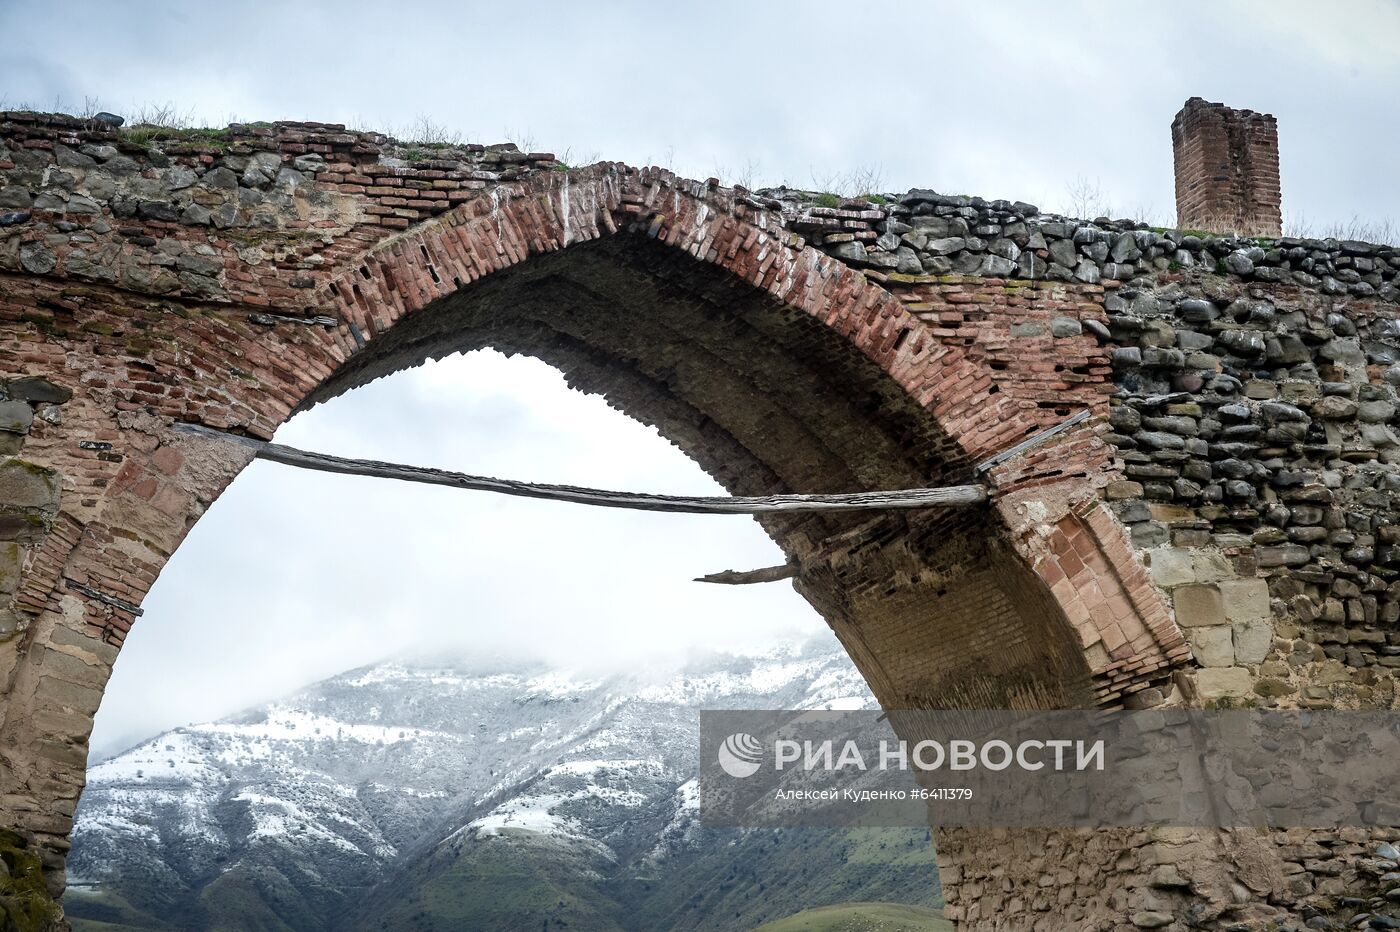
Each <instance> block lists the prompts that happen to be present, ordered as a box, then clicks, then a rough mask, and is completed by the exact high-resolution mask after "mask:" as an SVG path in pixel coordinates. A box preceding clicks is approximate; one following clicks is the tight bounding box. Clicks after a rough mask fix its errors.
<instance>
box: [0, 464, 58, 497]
mask: <svg viewBox="0 0 1400 932" xmlns="http://www.w3.org/2000/svg"><path fill="white" fill-rule="evenodd" d="M61 489H62V486H61V484H60V482H59V479H58V473H57V472H55V471H54V470H52V469H49V468H47V467H45V466H39V465H36V464H34V463H27V462H25V461H23V460H18V459H8V460H5V461H4V462H0V502H3V503H5V504H6V505H8V506H10V507H12V508H57V507H58V495H59V492H60V490H61Z"/></svg>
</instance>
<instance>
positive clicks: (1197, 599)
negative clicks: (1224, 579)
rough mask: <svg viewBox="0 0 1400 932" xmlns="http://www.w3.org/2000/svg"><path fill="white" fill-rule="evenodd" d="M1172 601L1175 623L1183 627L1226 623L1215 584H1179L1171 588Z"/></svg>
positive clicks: (1223, 609) (1223, 608)
mask: <svg viewBox="0 0 1400 932" xmlns="http://www.w3.org/2000/svg"><path fill="white" fill-rule="evenodd" d="M1172 602H1173V607H1174V608H1175V610H1176V623H1177V624H1179V625H1181V626H1182V627H1183V628H1195V627H1205V626H1209V625H1224V624H1225V623H1226V618H1225V605H1224V602H1223V600H1222V599H1221V597H1220V590H1219V588H1217V587H1216V586H1212V585H1189V586H1181V587H1179V588H1177V589H1175V590H1173V592H1172Z"/></svg>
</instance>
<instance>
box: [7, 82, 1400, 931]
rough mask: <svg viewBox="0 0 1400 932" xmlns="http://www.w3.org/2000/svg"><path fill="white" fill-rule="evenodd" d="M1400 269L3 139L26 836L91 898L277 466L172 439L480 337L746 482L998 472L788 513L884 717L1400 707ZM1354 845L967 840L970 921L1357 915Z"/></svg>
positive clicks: (275, 420)
mask: <svg viewBox="0 0 1400 932" xmlns="http://www.w3.org/2000/svg"><path fill="white" fill-rule="evenodd" d="M1188 106H1189V105H1188ZM1397 274H1400V252H1397V251H1396V250H1393V249H1385V248H1380V247H1374V246H1370V245H1367V244H1361V243H1337V242H1334V241H1323V242H1303V241H1295V240H1288V239H1275V240H1263V241H1258V240H1242V239H1238V238H1235V237H1233V236H1207V235H1204V234H1193V233H1183V232H1179V231H1160V230H1151V229H1147V228H1145V227H1143V226H1141V225H1137V224H1133V223H1128V222H1111V221H1107V220H1103V219H1101V220H1099V221H1096V222H1087V221H1075V220H1068V219H1065V218H1060V217H1052V216H1043V215H1040V214H1039V213H1038V212H1037V211H1036V209H1035V208H1034V207H1031V206H1029V205H1026V204H1021V203H1008V202H1005V201H990V202H988V201H984V200H982V199H980V198H967V197H950V196H944V195H940V194H936V193H934V192H932V191H921V190H915V191H911V192H909V193H908V194H907V195H904V196H902V197H897V198H895V197H881V196H869V197H866V198H861V199H854V200H840V199H837V198H833V197H831V196H829V195H820V196H818V195H815V194H811V193H804V192H795V191H788V190H785V189H779V190H769V191H763V192H750V191H746V190H743V189H741V188H727V187H723V186H721V185H720V184H719V183H718V182H717V181H715V180H713V179H712V180H710V181H708V182H695V181H687V180H684V179H680V178H677V177H675V176H674V175H673V174H671V173H670V172H667V171H663V170H660V169H654V168H652V169H635V168H630V167H627V166H624V165H620V164H615V163H599V164H597V165H593V166H589V167H587V168H577V169H571V168H567V167H566V166H563V165H561V164H560V163H558V162H557V161H555V160H554V159H553V157H552V156H550V155H548V154H544V153H523V152H519V151H517V150H516V149H515V148H514V147H513V146H509V145H506V146H492V147H483V146H463V147H455V148H443V147H428V146H417V147H415V146H412V145H405V144H401V143H398V142H396V141H394V140H391V139H388V138H386V137H383V136H379V135H376V134H372V133H363V132H350V131H347V130H345V129H344V128H343V127H341V126H334V125H325V124H316V123H277V124H271V125H264V124H257V125H234V126H231V127H229V129H228V130H226V131H217V132H215V131H198V132H179V131H159V130H149V129H148V128H137V129H136V130H131V131H122V130H118V129H115V128H113V127H112V126H110V125H106V124H102V123H97V122H91V121H83V120H78V119H75V118H71V117H63V116H58V115H42V114H33V113H7V114H0V359H3V366H0V825H3V826H9V827H11V828H13V829H14V830H15V831H16V832H17V833H18V835H19V837H20V838H21V839H22V841H21V842H20V843H21V844H23V845H25V846H27V850H28V851H29V852H31V853H33V854H34V855H37V856H38V857H40V858H41V859H42V861H43V864H44V867H45V871H46V877H47V879H48V884H49V888H50V889H51V890H52V891H53V892H54V893H60V892H61V891H62V887H63V870H62V866H63V859H64V853H65V852H66V850H67V837H68V833H69V830H70V828H71V826H72V817H73V813H74V808H75V806H76V803H77V799H78V795H79V792H80V791H81V789H82V785H83V780H84V768H85V765H86V760H87V743H86V742H87V737H88V734H89V732H90V730H91V725H92V717H93V714H94V713H95V711H96V709H97V707H98V703H99V702H100V700H101V696H102V690H103V687H104V684H105V683H106V681H107V678H108V675H109V673H110V671H111V667H112V664H113V662H114V661H115V659H116V657H117V655H118V652H119V651H120V649H121V646H122V642H123V640H124V639H125V637H126V634H127V632H128V631H129V630H130V628H131V626H132V625H133V624H134V623H137V616H138V615H139V614H140V610H139V605H140V603H141V601H142V598H143V596H144V595H145V594H146V592H147V590H148V589H149V587H150V586H151V584H152V583H153V582H154V581H155V579H156V577H157V576H158V574H159V573H160V571H161V568H162V567H163V566H164V564H165V562H166V560H167V559H168V558H169V557H170V555H171V554H172V553H173V552H174V550H175V548H176V547H178V546H179V544H180V541H181V540H182V538H183V537H184V535H185V534H186V533H187V532H188V530H189V528H190V527H191V526H192V525H193V523H194V522H195V521H196V520H197V519H198V518H199V516H200V515H201V514H202V513H203V512H204V511H205V509H207V508H208V507H209V505H210V504H211V503H212V502H213V501H214V500H215V499H216V498H217V497H218V495H219V494H220V492H221V491H222V490H223V488H224V487H225V486H226V485H227V484H228V483H229V482H230V481H231V480H232V479H233V477H234V476H235V475H237V473H238V472H239V471H240V470H241V469H242V468H243V467H244V466H245V465H246V464H247V461H248V459H249V457H250V454H249V453H248V452H247V451H246V450H243V449H242V448H239V447H238V446H236V445H232V444H222V443H218V442H213V441H210V440H207V439H204V438H201V437H197V436H192V435H190V434H189V433H186V432H181V431H179V430H177V429H175V428H176V425H178V424H182V423H197V424H203V425H207V426H211V427H215V428H219V429H222V430H226V431H232V432H236V433H242V434H246V435H249V436H253V437H259V438H268V437H270V436H271V435H272V433H273V432H274V431H275V430H276V429H277V427H278V425H280V424H281V423H282V422H283V421H285V420H286V419H287V418H288V417H289V416H290V415H291V414H292V413H294V412H295V411H297V410H300V409H304V408H306V407H307V406H310V405H314V404H316V403H317V402H319V401H321V400H324V399H326V398H329V397H332V396H334V395H336V394H337V393H340V392H343V391H346V390H348V389H350V388H353V387H355V386H357V385H360V384H363V383H365V382H366V381H368V380H371V379H374V378H377V377H380V376H383V375H387V374H390V373H392V372H395V371H397V370H400V369H403V368H405V367H409V366H413V365H415V364H417V363H419V362H421V361H423V360H424V359H427V358H431V357H437V356H440V355H443V354H447V353H451V352H455V351H459V350H468V349H473V348H478V347H483V346H493V347H497V348H499V349H501V350H503V351H506V352H520V353H528V354H530V355H534V356H538V357H540V358H542V359H544V360H546V361H548V362H550V363H551V364H553V365H555V366H557V367H558V368H560V369H561V370H562V371H563V372H564V373H565V374H566V375H567V376H568V378H569V380H570V382H571V384H573V385H575V386H577V387H579V388H581V389H583V390H586V391H592V392H599V393H602V394H604V395H605V396H606V397H607V398H608V399H609V401H610V402H611V403H612V404H614V405H615V406H617V407H618V408H620V409H621V410H623V411H625V412H626V413H628V414H629V415H631V416H633V417H635V418H638V419H640V420H642V421H645V422H646V423H649V424H653V425H655V426H656V427H657V428H658V429H659V430H660V431H661V432H662V434H663V435H665V436H666V437H667V438H668V439H670V440H671V441H672V442H674V443H675V444H677V445H678V446H679V447H681V448H682V449H683V450H684V451H685V452H686V453H688V454H689V455H690V456H691V457H693V458H694V459H695V460H696V461H697V462H698V463H699V464H700V465H701V466H702V467H704V468H705V469H706V470H707V471H709V472H710V473H711V474H712V475H713V476H715V477H716V479H718V480H719V481H720V482H721V483H723V484H724V485H725V486H726V488H728V489H729V490H730V491H731V492H732V493H734V494H746V495H761V494H770V493H777V492H788V491H798V492H850V491H861V490H881V489H898V488H908V487H921V486H931V485H939V484H954V483H967V482H974V481H976V482H981V483H984V484H985V486H986V488H987V489H988V491H989V501H988V503H987V504H986V505H985V506H980V507H977V508H970V509H961V510H956V511H939V510H930V511H898V512H867V513H856V514H826V513H823V514H804V515H775V516H768V517H765V518H764V519H763V522H764V527H765V529H766V530H767V531H768V532H769V534H770V535H772V537H773V538H774V540H776V541H777V542H778V544H779V545H780V546H781V547H782V548H783V550H784V551H785V552H786V553H787V555H788V557H789V559H790V561H792V562H793V563H795V564H796V565H797V566H798V568H799V571H798V576H797V579H796V583H795V584H796V586H797V587H798V589H799V590H800V591H801V592H802V594H803V595H804V596H806V597H807V598H808V599H809V600H810V601H811V603H812V604H813V605H814V606H815V607H816V609H817V610H818V611H819V612H820V613H821V614H822V615H823V617H824V618H825V619H826V620H827V621H828V622H829V624H830V625H831V626H832V628H833V630H834V631H835V632H836V634H837V636H838V637H839V638H840V640H841V641H842V643H843V644H844V645H845V646H846V648H847V650H848V651H849V652H850V654H851V656H852V658H853V659H854V661H855V663H856V664H857V666H858V667H859V669H860V670H861V672H862V673H863V674H864V675H865V677H866V678H867V680H868V681H869V682H870V685H871V687H872V688H873V690H874V691H875V693H876V695H877V696H878V697H879V699H880V700H881V702H882V703H884V704H885V705H886V707H891V708H938V707H970V708H976V707H992V708H998V707H1001V708H1063V707H1091V706H1100V707H1118V706H1123V705H1127V706H1129V707H1146V706H1152V705H1160V704H1169V705H1184V706H1199V705H1202V704H1207V703H1221V702H1262V703H1265V704H1281V705H1284V706H1289V705H1308V706H1312V707H1326V706H1334V705H1335V706H1344V707H1345V706H1390V705H1392V704H1393V703H1394V701H1395V695H1396V693H1395V676H1394V671H1395V669H1396V668H1397V666H1400V629H1397V628H1396V622H1397V619H1400V582H1397V580H1400V573H1397V570H1400V549H1397V543H1400V522H1397V521H1396V515H1395V511H1396V509H1395V505H1394V501H1395V497H1394V495H1393V492H1394V491H1395V489H1396V488H1397V487H1400V475H1398V474H1397V471H1396V466H1395V463H1396V462H1397V461H1400V438H1397V436H1396V434H1395V432H1394V428H1393V426H1392V422H1393V421H1394V419H1395V417H1396V398H1395V388H1394V386H1395V385H1396V384H1400V367H1397V366H1395V365H1394V364H1395V363H1396V361H1397V358H1400V323H1397V316H1400V315H1397V310H1398V309H1400V308H1398V307H1397V301H1400V292H1398V291H1397V284H1396V281H1397V280H1396V276H1397ZM1083 411H1087V412H1089V414H1090V417H1089V418H1088V419H1087V420H1084V421H1082V422H1080V423H1078V424H1077V425H1075V426H1073V427H1071V428H1070V429H1067V430H1063V431H1061V432H1059V433H1057V434H1055V435H1054V436H1053V437H1051V438H1050V439H1048V440H1046V441H1045V442H1043V443H1041V444H1039V445H1037V446H1035V447H1034V448H1033V449H1031V450H1029V451H1027V452H1025V453H1024V454H1022V455H1017V456H1011V457H1007V458H1003V459H1001V460H999V461H996V462H995V463H994V465H991V466H990V467H989V468H979V466H978V464H982V463H985V462H986V461H988V460H989V459H991V458H994V457H996V456H997V455H998V454H1001V453H1003V452H1005V451H1007V450H1010V449H1011V448H1013V447H1015V446H1016V445H1017V444H1018V443H1020V442H1021V441H1023V440H1025V439H1026V438H1028V437H1031V436H1034V435H1036V434H1038V433H1039V432H1041V431H1044V430H1046V429H1048V428H1052V427H1056V426H1057V425H1061V424H1063V423H1064V422H1065V421H1066V420H1067V419H1069V418H1070V417H1071V416H1073V415H1075V414H1078V413H1079V412H1083ZM1368 841H1369V839H1368V837H1367V836H1366V835H1365V834H1364V833H1352V834H1348V833H1346V832H1331V833H1328V832H1304V831H1296V830H1295V831H1291V832H1279V833H1272V834H1270V833H1258V832H1251V833H1241V832H1201V831H1191V832H1185V831H1181V832H1169V831H1146V830H1143V831H1128V830H1115V831H1101V832H1068V831H1048V830H1046V831H1018V832H970V831H941V832H939V835H938V843H939V861H940V867H941V879H942V883H943V887H944V891H945V896H946V899H947V902H948V904H949V905H948V913H949V915H950V916H951V917H952V918H954V919H955V920H956V921H957V922H958V926H959V928H960V929H1022V928H1025V929H1030V928H1034V929H1056V930H1059V929H1067V928H1076V929H1079V928H1083V929H1116V928H1171V929H1184V928H1219V929H1226V928H1230V929H1243V928H1263V927H1265V926H1264V923H1266V922H1268V921H1272V920H1273V919H1275V918H1278V917H1287V916H1292V917H1294V918H1297V917H1299V916H1302V915H1305V914H1311V913H1310V912H1309V911H1311V910H1313V909H1322V910H1326V909H1328V908H1331V906H1332V905H1334V904H1335V901H1336V897H1337V896H1338V895H1340V894H1341V893H1342V892H1344V891H1346V890H1352V889H1355V888H1357V886H1358V885H1364V883H1365V882H1366V880H1367V876H1366V875H1365V873H1364V870H1363V869H1362V868H1360V867H1358V866H1357V863H1358V858H1362V857H1363V856H1364V855H1365V854H1367V853H1368V852H1369V848H1368V847H1367V844H1368ZM1168 868H1170V870H1169V871H1168V870H1167V869H1168ZM1334 868H1335V869H1334Z"/></svg>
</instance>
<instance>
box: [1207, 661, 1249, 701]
mask: <svg viewBox="0 0 1400 932" xmlns="http://www.w3.org/2000/svg"><path fill="white" fill-rule="evenodd" d="M1196 686H1197V688H1198V689H1199V690H1200V692H1201V698H1202V699H1203V700H1205V701H1207V702H1210V701H1213V700H1219V699H1243V698H1245V697H1247V696H1249V695H1250V694H1251V692H1252V691H1253V688H1254V679H1253V677H1251V676H1250V675H1249V671H1248V670H1246V669H1245V668H1244V667H1207V668H1205V669H1202V670H1199V671H1197V673H1196Z"/></svg>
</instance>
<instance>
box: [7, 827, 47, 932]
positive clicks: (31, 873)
mask: <svg viewBox="0 0 1400 932" xmlns="http://www.w3.org/2000/svg"><path fill="white" fill-rule="evenodd" d="M0 862H3V863H4V865H5V869H4V874H3V876H0V932H45V930H47V929H52V928H54V925H55V923H56V922H57V920H58V918H59V916H60V912H59V908H58V904H57V903H56V902H54V900H53V897H51V896H49V891H48V888H47V887H46V886H45V885H44V869H43V865H42V863H41V862H40V861H39V855H38V854H36V853H35V852H34V851H33V850H32V849H31V848H30V847H29V845H28V843H27V842H25V840H24V839H23V838H22V837H21V836H20V835H19V834H17V833H15V832H12V831H9V830H8V829H0Z"/></svg>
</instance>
